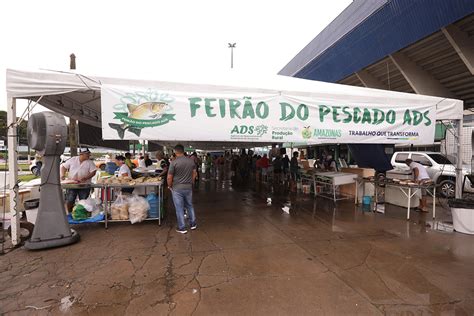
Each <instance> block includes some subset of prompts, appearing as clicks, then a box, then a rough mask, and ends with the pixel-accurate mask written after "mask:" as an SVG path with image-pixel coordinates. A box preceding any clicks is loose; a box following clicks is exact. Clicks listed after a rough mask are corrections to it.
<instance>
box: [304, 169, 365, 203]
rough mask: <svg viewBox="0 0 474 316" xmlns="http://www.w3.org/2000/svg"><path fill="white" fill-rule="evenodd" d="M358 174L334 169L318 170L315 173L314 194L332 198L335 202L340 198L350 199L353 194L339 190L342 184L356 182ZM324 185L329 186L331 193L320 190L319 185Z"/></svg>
mask: <svg viewBox="0 0 474 316" xmlns="http://www.w3.org/2000/svg"><path fill="white" fill-rule="evenodd" d="M356 178H357V175H356V174H352V173H344V172H333V171H316V172H314V173H313V181H314V188H315V190H314V196H320V197H323V198H327V199H331V200H333V201H334V202H337V201H339V200H346V199H350V198H351V197H352V196H351V195H349V194H344V193H342V192H339V194H337V191H338V189H339V187H340V186H342V185H346V184H351V183H355V182H356ZM318 185H319V186H323V187H327V188H329V194H327V193H324V192H318V191H319V190H317V189H316V188H317V186H318Z"/></svg>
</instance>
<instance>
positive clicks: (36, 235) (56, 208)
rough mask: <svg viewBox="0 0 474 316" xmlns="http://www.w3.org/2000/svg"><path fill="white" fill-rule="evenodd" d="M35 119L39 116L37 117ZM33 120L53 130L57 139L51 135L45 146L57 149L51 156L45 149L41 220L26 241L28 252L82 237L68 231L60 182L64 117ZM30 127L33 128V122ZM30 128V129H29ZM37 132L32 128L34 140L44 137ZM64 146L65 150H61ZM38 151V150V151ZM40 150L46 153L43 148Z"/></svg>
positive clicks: (50, 114)
mask: <svg viewBox="0 0 474 316" xmlns="http://www.w3.org/2000/svg"><path fill="white" fill-rule="evenodd" d="M35 115H38V116H37V117H34V116H35ZM32 118H33V119H37V122H36V123H37V124H38V121H41V123H43V124H44V125H47V127H48V128H50V129H53V130H54V137H51V134H50V135H47V136H46V135H45V136H44V137H45V141H44V143H42V144H43V145H44V148H54V150H50V152H49V153H48V150H47V149H46V150H45V152H44V158H43V161H44V162H43V166H42V168H41V189H40V190H41V191H40V205H39V208H38V216H37V218H36V223H35V228H34V230H33V234H32V235H31V238H30V240H28V241H26V243H25V248H26V249H29V250H39V249H46V248H53V247H60V246H65V245H69V244H73V243H75V242H77V241H79V239H80V236H79V234H78V233H77V232H76V231H75V230H73V229H71V228H70V227H69V223H68V220H67V216H66V209H65V207H64V197H63V191H62V189H61V182H60V179H59V166H60V160H61V157H60V156H61V154H62V153H63V151H64V146H65V140H64V139H65V137H66V135H67V132H64V131H67V126H66V122H65V121H64V117H62V116H61V115H59V114H57V113H53V112H42V113H36V114H33V116H32V117H31V118H30V121H31V119H32ZM33 121H34V120H33ZM31 125H32V126H34V125H35V124H34V122H32V124H31ZM28 127H29V128H30V126H28ZM35 128H36V127H32V128H31V129H32V130H33V131H32V133H37V134H35V135H34V136H38V134H39V135H41V133H40V132H39V131H37V130H35ZM63 134H66V135H63ZM38 137H42V136H38ZM63 138H64V139H63ZM62 145H63V147H62V148H61V146H62ZM32 147H33V146H32ZM35 149H37V150H38V148H35ZM40 150H44V149H43V148H41V149H40Z"/></svg>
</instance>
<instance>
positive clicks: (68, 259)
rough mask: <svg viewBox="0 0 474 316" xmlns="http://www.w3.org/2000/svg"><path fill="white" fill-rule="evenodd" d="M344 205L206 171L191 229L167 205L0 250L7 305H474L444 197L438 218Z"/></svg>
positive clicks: (137, 310) (284, 308)
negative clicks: (159, 216)
mask: <svg viewBox="0 0 474 316" xmlns="http://www.w3.org/2000/svg"><path fill="white" fill-rule="evenodd" d="M268 198H270V199H271V203H267V201H269V200H268ZM336 205H337V207H335V204H334V203H332V202H331V201H329V200H324V199H320V198H318V199H314V198H313V197H311V196H309V195H302V194H298V195H295V194H288V193H287V192H286V191H285V190H283V189H282V188H277V189H276V190H274V189H272V188H271V187H269V186H266V185H258V186H255V185H254V186H251V187H245V188H242V187H232V186H230V184H229V183H228V182H217V181H207V182H203V183H202V185H201V187H200V190H199V191H198V192H196V194H195V209H196V214H197V217H198V225H199V226H198V229H197V230H196V231H190V232H189V233H188V234H186V235H181V234H178V233H176V232H175V227H174V225H175V222H174V216H173V211H171V212H170V211H168V214H169V215H168V220H167V221H166V222H165V223H164V224H163V225H162V226H161V227H158V225H157V224H156V222H146V223H140V224H135V225H130V224H125V223H113V224H111V225H110V227H109V229H108V230H105V229H104V228H103V226H102V225H99V224H97V225H96V224H89V225H80V226H77V225H76V226H75V229H76V230H77V231H78V232H79V233H80V235H81V238H82V240H81V241H80V242H79V243H78V244H75V245H72V246H68V247H63V248H58V249H51V250H47V251H38V252H31V251H27V250H25V249H23V248H20V249H16V250H14V251H11V252H9V253H8V254H6V255H3V256H0V314H2V313H5V314H7V315H8V314H15V315H18V314H19V315H21V314H25V315H26V314H28V315H30V314H38V315H43V314H44V315H47V314H53V315H56V314H64V313H66V314H79V315H86V314H100V315H121V314H127V315H154V314H156V315H166V314H173V315H250V314H251V315H262V314H264V315H269V314H271V315H319V314H327V315H353V314H359V315H376V314H387V315H473V314H474V242H473V241H474V236H469V235H464V234H460V233H455V232H452V228H450V227H452V226H451V225H449V223H447V222H449V220H450V214H449V211H447V210H446V209H443V207H442V205H440V206H439V207H438V209H437V217H438V220H439V221H435V222H432V220H431V219H430V215H426V214H419V213H416V212H412V218H411V220H410V221H406V220H405V216H406V210H405V209H403V208H399V207H394V206H387V208H386V212H385V214H379V213H372V212H364V211H363V210H362V209H361V208H359V207H356V206H354V204H353V201H352V200H348V201H340V202H338V203H337V204H336ZM284 206H287V207H288V210H289V211H288V212H289V214H288V213H286V212H284V211H283V210H282V208H283V207H284ZM171 210H173V209H172V208H171Z"/></svg>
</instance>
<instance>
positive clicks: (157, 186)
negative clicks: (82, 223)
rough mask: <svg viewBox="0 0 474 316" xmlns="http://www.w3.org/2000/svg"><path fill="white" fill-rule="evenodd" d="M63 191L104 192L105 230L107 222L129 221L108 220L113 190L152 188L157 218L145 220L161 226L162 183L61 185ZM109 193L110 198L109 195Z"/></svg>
mask: <svg viewBox="0 0 474 316" xmlns="http://www.w3.org/2000/svg"><path fill="white" fill-rule="evenodd" d="M61 186H62V188H63V189H101V190H104V192H105V193H104V194H103V197H102V204H103V208H104V214H105V217H104V221H103V222H104V224H105V228H107V227H108V223H109V222H127V221H129V220H116V219H114V220H112V219H109V218H108V213H109V207H110V205H111V203H112V202H113V201H111V200H109V198H110V197H113V196H114V194H113V192H114V191H115V190H121V189H125V188H145V189H146V188H153V189H154V191H155V193H156V195H157V196H158V201H159V203H158V217H149V218H147V219H146V220H147V221H149V220H158V225H160V226H161V203H162V198H163V181H160V182H144V183H136V184H134V185H128V184H124V183H121V184H110V183H104V184H92V183H91V184H62V185H61ZM109 192H110V197H109V194H108V193H109Z"/></svg>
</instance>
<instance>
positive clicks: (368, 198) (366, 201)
mask: <svg viewBox="0 0 474 316" xmlns="http://www.w3.org/2000/svg"><path fill="white" fill-rule="evenodd" d="M371 202H372V197H371V196H368V195H364V196H363V197H362V204H363V205H370V203H371Z"/></svg>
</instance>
